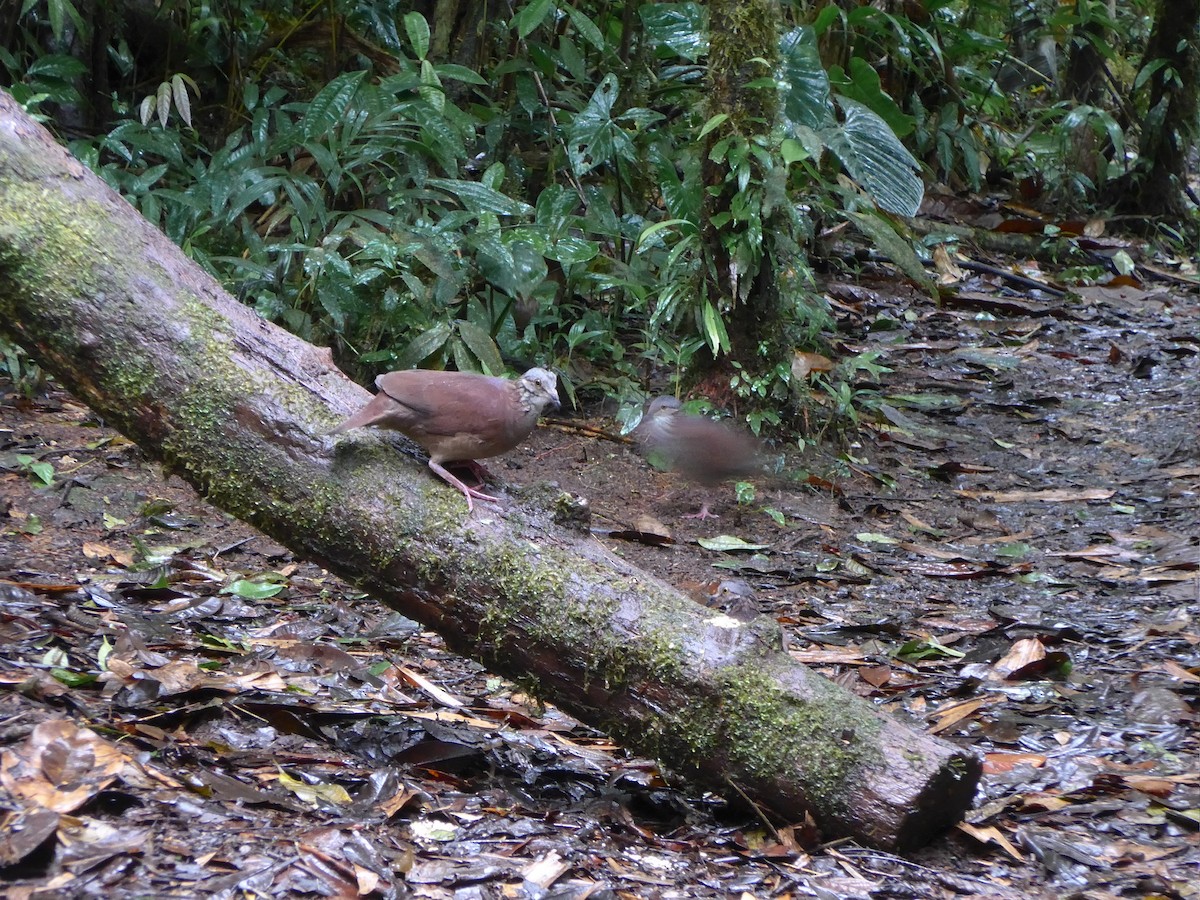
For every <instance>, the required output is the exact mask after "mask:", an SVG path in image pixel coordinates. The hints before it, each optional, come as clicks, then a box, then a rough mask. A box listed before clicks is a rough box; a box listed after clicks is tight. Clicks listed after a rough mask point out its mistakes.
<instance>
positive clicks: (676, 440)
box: [632, 397, 762, 519]
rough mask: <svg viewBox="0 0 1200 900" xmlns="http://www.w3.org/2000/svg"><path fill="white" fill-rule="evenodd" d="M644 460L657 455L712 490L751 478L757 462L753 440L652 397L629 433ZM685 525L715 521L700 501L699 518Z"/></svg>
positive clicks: (758, 465)
mask: <svg viewBox="0 0 1200 900" xmlns="http://www.w3.org/2000/svg"><path fill="white" fill-rule="evenodd" d="M632 437H633V439H634V440H635V441H637V442H638V444H639V445H641V448H642V452H643V453H644V454H646V455H650V454H655V453H657V454H659V455H661V456H662V457H663V458H664V459H665V460H666V462H667V464H668V465H669V466H670V467H671V468H673V469H675V470H676V471H678V472H679V473H680V474H681V475H683V476H684V477H685V478H689V479H691V480H692V481H695V482H698V483H700V484H702V485H704V486H706V487H712V486H714V485H716V484H719V483H720V482H722V481H727V480H729V479H731V478H737V477H739V476H743V475H750V474H752V473H754V472H756V471H758V470H759V469H760V468H761V466H762V462H761V459H760V457H759V452H760V449H761V448H760V446H759V443H758V441H757V440H755V439H754V438H753V437H751V436H750V435H749V434H747V433H746V432H745V431H742V430H741V429H738V428H734V427H732V426H729V425H722V424H721V423H719V422H714V421H713V420H712V419H706V418H705V417H703V416H690V415H686V414H685V413H683V412H682V411H681V405H680V403H679V401H678V400H676V399H675V398H674V397H655V398H654V400H652V401H651V402H650V406H649V408H647V410H646V414H645V415H644V416H643V417H642V421H641V422H640V423H639V424H638V426H637V428H635V429H634V430H633V432H632ZM683 518H685V519H710V518H711V519H715V518H717V516H716V515H715V514H714V513H711V512H709V510H708V501H707V500H705V501H704V503H703V505H702V506H701V508H700V511H699V512H698V513H691V514H689V515H686V516H684V517H683Z"/></svg>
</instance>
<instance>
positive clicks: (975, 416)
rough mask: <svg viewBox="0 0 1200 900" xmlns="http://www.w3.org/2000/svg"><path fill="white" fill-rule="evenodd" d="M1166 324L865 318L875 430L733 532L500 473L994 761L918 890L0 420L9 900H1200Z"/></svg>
mask: <svg viewBox="0 0 1200 900" xmlns="http://www.w3.org/2000/svg"><path fill="white" fill-rule="evenodd" d="M1160 284H1161V285H1164V286H1162V287H1161V288H1156V289H1148V288H1140V289H1139V288H1134V287H1126V288H1115V287H1113V288H1091V289H1087V290H1085V291H1084V292H1083V293H1082V295H1081V296H1074V297H1071V298H1070V299H1062V300H1057V299H1049V300H1047V299H1044V298H1043V299H1040V300H1035V299H1029V297H1028V296H1027V295H1025V294H1013V293H1009V292H1008V291H1006V290H1005V288H1004V286H1003V284H1001V283H1000V282H997V281H993V280H990V279H989V280H983V279H980V280H976V281H974V282H972V283H971V284H970V285H968V287H969V288H970V289H969V290H964V291H960V294H959V297H958V299H956V300H953V301H949V302H947V303H946V304H945V305H943V306H941V307H937V306H934V305H932V304H930V303H929V301H928V300H927V299H922V298H920V297H918V296H916V295H914V294H910V293H905V292H901V293H897V292H896V291H897V285H896V282H894V281H892V282H887V283H884V282H880V283H878V284H871V283H870V282H863V281H860V282H859V283H858V285H857V286H856V287H853V288H848V287H836V288H834V287H831V288H830V289H829V296H831V298H832V299H833V304H834V309H835V312H836V313H837V315H838V317H839V319H840V320H841V323H840V324H841V326H842V330H841V334H842V335H843V336H844V337H843V341H844V343H843V345H842V346H840V347H839V348H837V349H838V351H839V352H840V353H853V352H861V351H864V350H876V351H878V353H879V356H878V359H877V362H878V363H879V364H881V365H883V366H885V367H887V369H889V370H890V371H886V372H883V373H881V374H880V375H878V378H877V381H875V382H874V383H868V381H869V379H866V378H865V377H864V382H863V383H862V384H860V385H859V387H860V388H862V389H870V390H872V391H878V397H879V398H880V401H881V402H880V403H879V404H878V405H877V410H878V412H877V415H876V416H875V421H873V422H869V423H864V427H863V428H862V430H861V432H859V433H858V434H856V435H855V436H854V437H853V438H852V439H851V441H850V442H849V443H845V444H843V445H840V446H834V445H833V444H832V443H826V444H818V445H817V446H815V447H814V448H810V449H809V450H808V452H806V453H804V454H801V453H798V452H795V451H794V449H793V451H791V452H789V451H786V450H785V449H784V448H776V452H777V453H778V457H777V462H778V465H777V466H776V469H777V471H776V474H775V475H774V476H772V477H770V478H764V479H760V480H757V481H756V484H755V496H754V499H753V500H747V499H745V498H744V500H743V502H742V503H740V504H739V503H737V502H736V501H735V499H734V491H733V489H732V488H731V487H728V486H725V487H722V488H719V489H718V490H717V491H715V492H714V493H713V495H712V499H713V500H714V503H713V507H714V510H715V511H716V512H718V513H719V514H720V518H717V519H708V520H703V521H698V520H693V519H686V520H685V519H681V518H680V515H681V514H683V513H685V512H689V511H691V510H694V509H695V508H696V507H698V506H699V505H700V502H701V500H702V499H704V497H703V495H702V494H701V492H699V491H698V489H696V488H695V487H692V486H688V485H686V484H683V483H681V482H680V481H679V480H678V479H677V478H676V477H675V476H674V475H672V474H670V473H663V472H658V471H656V470H653V469H651V468H650V467H648V466H647V464H646V463H645V462H643V461H642V460H640V459H639V458H638V457H636V456H635V455H634V454H633V453H631V452H630V450H629V449H628V447H627V446H625V445H623V444H620V443H618V442H615V441H607V440H598V439H596V438H595V437H592V436H587V435H585V434H583V433H581V432H580V431H578V430H577V429H575V428H574V427H573V426H574V425H577V424H579V420H573V421H570V422H560V421H558V420H552V421H550V422H549V423H545V424H543V427H542V428H540V429H539V431H538V432H537V434H536V435H535V437H534V439H532V440H531V441H530V442H528V443H527V444H526V445H524V446H522V447H521V448H519V449H518V450H516V451H514V452H513V453H511V454H509V455H508V456H506V457H504V458H503V459H501V460H496V461H493V463H492V466H491V468H492V471H493V472H495V473H496V475H497V476H498V477H499V478H500V479H502V480H503V481H507V482H511V483H513V484H526V483H531V482H535V481H538V480H543V479H547V480H553V481H556V482H558V484H559V485H561V486H562V487H563V488H565V489H567V490H570V491H573V492H575V493H578V494H581V495H583V496H584V497H586V498H587V499H588V500H589V501H590V505H591V509H592V516H593V519H592V524H593V527H594V534H595V538H594V539H596V540H600V541H603V542H604V543H605V544H606V546H607V547H609V548H610V549H611V550H612V551H613V552H615V553H618V554H620V555H622V556H624V557H626V558H627V559H629V560H631V561H633V562H635V563H636V564H638V565H640V566H642V567H644V568H646V569H648V570H650V571H652V572H654V573H655V574H657V575H659V576H661V577H662V578H664V579H666V580H668V581H671V582H673V583H675V584H677V585H679V586H680V587H681V588H683V589H684V590H685V591H687V592H689V593H690V594H691V595H692V596H693V597H694V598H695V599H696V600H697V602H703V603H708V604H710V605H719V606H722V607H723V608H726V609H728V610H730V611H731V612H733V613H735V614H739V615H741V614H750V613H752V612H759V613H763V614H766V615H769V616H772V617H774V618H776V619H777V620H778V621H780V622H781V623H783V624H784V625H785V628H786V630H787V631H788V633H789V639H790V650H791V652H792V653H793V655H794V656H795V657H796V658H797V659H799V660H801V661H803V662H805V663H808V664H810V665H812V666H814V667H816V668H817V669H818V670H819V671H821V672H822V673H824V674H825V675H827V676H828V677H830V678H832V679H834V680H836V681H837V682H839V683H840V684H842V685H844V686H846V687H848V688H849V689H851V690H854V691H856V692H858V693H860V694H862V695H863V696H865V697H868V698H870V699H871V700H873V701H874V702H877V703H878V704H880V705H881V706H882V707H883V708H885V709H887V710H889V711H890V712H891V713H893V714H894V715H896V716H898V717H900V718H901V719H903V720H905V721H907V722H908V723H910V724H912V725H914V726H915V727H919V728H925V729H929V730H931V731H933V732H936V733H937V734H939V735H941V736H942V737H943V738H946V739H947V740H950V741H954V742H957V743H960V744H965V745H969V746H971V747H973V748H975V749H976V750H977V751H978V752H979V753H980V754H982V755H984V756H985V758H986V774H985V776H984V778H983V781H982V784H981V787H980V791H979V795H978V797H977V803H976V807H975V808H974V809H973V810H972V811H971V812H970V814H969V815H968V817H967V820H966V822H964V823H963V824H962V825H960V826H958V827H956V828H954V829H952V830H951V831H949V832H948V833H946V834H945V835H944V836H942V837H941V838H939V839H938V840H936V841H935V842H934V843H933V844H932V845H931V846H929V847H927V848H925V849H922V850H920V851H917V852H914V853H912V854H909V855H907V856H903V857H902V856H896V855H892V854H888V853H884V852H880V851H877V850H873V849H870V848H866V847H861V846H858V845H856V844H854V843H849V842H836V841H835V842H832V843H822V842H821V841H820V839H819V837H814V835H813V834H812V832H811V830H810V829H807V828H805V827H804V824H803V823H799V822H796V823H780V822H774V823H770V824H767V823H764V822H763V821H760V820H759V819H758V818H757V817H756V816H755V815H753V813H752V812H748V811H747V810H745V809H744V808H742V807H736V806H729V805H727V804H726V803H725V802H724V801H723V800H722V799H721V798H718V797H716V796H713V795H710V794H702V793H696V792H693V791H691V790H690V789H689V788H688V786H687V785H686V784H681V783H679V782H677V781H676V780H675V779H673V778H672V777H671V774H670V773H669V772H668V773H664V772H660V771H659V769H658V768H657V767H656V766H655V764H654V763H653V762H652V761H649V760H645V759H639V758H636V757H634V756H632V755H630V754H628V753H626V752H625V751H624V750H623V749H622V748H621V747H619V746H616V745H615V744H613V743H612V742H611V741H609V740H608V739H607V738H606V737H605V736H604V735H603V734H599V733H597V732H595V731H594V730H591V729H589V728H587V727H585V726H583V725H581V724H580V723H578V722H575V721H574V720H572V719H570V718H569V717H567V716H565V715H563V714H562V713H561V712H559V711H557V710H555V709H553V708H551V707H543V706H540V705H539V704H538V703H537V702H536V700H534V699H531V698H530V697H528V696H526V695H525V694H524V693H522V691H521V690H519V689H518V688H517V687H516V686H514V685H513V684H511V683H508V682H506V681H504V680H502V679H499V678H497V677H495V676H492V675H490V674H489V673H488V672H487V671H485V670H483V669H482V668H481V667H480V666H478V665H476V664H474V663H472V662H470V661H466V660H463V659H461V658H459V657H456V656H454V655H453V654H450V653H449V652H447V651H446V650H445V649H444V647H443V645H442V643H441V641H440V639H439V638H438V637H437V636H436V635H434V634H432V633H430V632H428V631H426V630H424V629H423V628H422V627H421V626H420V625H418V624H417V623H414V622H411V621H408V620H406V619H404V618H402V617H400V616H398V615H397V614H395V613H392V612H390V611H389V610H387V609H385V608H383V607H381V606H380V605H378V604H376V603H375V602H373V601H372V600H371V599H370V598H369V597H365V596H363V595H362V594H361V593H359V592H357V591H355V590H353V589H352V588H351V587H349V586H347V585H346V584H344V583H343V582H340V581H338V580H337V579H335V578H333V577H332V576H330V575H329V574H328V573H326V572H324V571H323V570H321V569H320V568H318V567H316V566H314V565H312V564H309V563H306V562H305V561H304V560H300V559H294V558H293V557H292V555H291V554H290V553H289V552H288V551H286V550H285V549H284V548H282V547H280V546H278V545H276V544H274V543H273V542H272V541H271V540H269V539H267V538H265V537H263V536H262V535H260V534H258V533H257V532H255V531H254V530H252V529H250V528H249V527H247V526H245V525H243V524H241V523H239V522H237V521H235V520H232V519H230V518H229V517H227V516H226V515H224V514H222V513H221V512H219V511H217V510H216V509H214V508H212V507H211V506H209V505H207V504H206V503H205V502H204V501H203V500H202V499H201V498H199V497H197V496H196V494H195V493H194V492H193V491H192V490H191V489H190V488H189V487H188V486H187V485H186V484H184V483H183V482H181V481H180V480H179V479H178V478H176V477H164V476H163V473H162V471H161V470H160V468H159V466H157V465H156V464H154V463H153V462H150V461H148V460H147V459H146V458H145V457H143V455H142V454H141V452H140V451H139V450H138V449H137V448H136V447H135V446H133V445H132V444H130V443H129V442H128V441H126V440H125V439H124V438H122V437H120V436H119V435H117V434H115V433H114V432H112V431H111V430H108V429H106V428H105V427H103V424H102V423H100V422H98V421H97V420H96V418H95V416H94V415H93V414H92V413H91V412H90V411H89V410H88V409H87V408H86V407H84V406H82V405H81V404H79V403H78V402H76V401H75V400H74V399H72V398H71V397H70V396H68V395H66V394H65V393H63V392H61V391H59V390H57V389H55V388H54V386H53V384H51V386H50V388H49V390H48V391H47V392H44V393H42V394H41V395H39V396H36V397H35V398H33V399H32V400H26V399H22V398H20V397H19V396H18V395H17V393H16V392H14V391H13V390H12V386H11V385H10V384H8V383H2V384H0V688H2V690H0V748H2V753H0V893H3V892H5V891H7V894H6V896H8V897H14V898H17V897H19V898H24V897H40V898H46V897H91V896H103V897H106V898H126V897H196V896H229V897H234V896H253V897H276V896H279V897H295V896H306V895H312V896H324V897H358V896H362V897H373V896H376V897H395V896H415V897H432V898H467V900H469V898H492V897H529V898H550V897H555V898H558V897H561V898H583V897H664V898H666V897H680V898H703V897H728V896H735V897H736V896H741V897H746V898H768V897H771V898H777V897H818V898H822V900H830V898H844V900H850V898H882V897H888V898H898V897H911V898H922V900H933V898H950V897H957V898H1001V900H1007V898H1013V900H1016V898H1042V897H1046V898H1050V897H1078V898H1088V900H1103V898H1115V897H1163V898H1200V764H1198V762H1197V760H1198V758H1200V755H1198V752H1197V751H1198V750H1200V741H1198V738H1197V729H1196V722H1197V699H1198V697H1200V622H1198V621H1197V615H1198V612H1200V573H1198V564H1200V501H1198V493H1197V492H1198V491H1200V301H1198V298H1197V292H1196V291H1195V290H1191V291H1188V290H1184V289H1182V288H1180V287H1179V286H1178V285H1177V284H1174V283H1170V282H1162V283H1160ZM900 290H902V291H903V289H902V288H901V289H900ZM846 336H848V337H846ZM587 422H588V424H590V425H592V426H597V427H600V428H605V429H608V430H609V431H611V432H614V433H615V429H616V426H615V425H614V424H613V423H612V421H611V420H607V421H606V420H604V419H603V418H602V417H601V416H599V415H596V416H593V417H592V418H590V419H588V420H587ZM400 464H407V463H406V462H402V463H400ZM479 506H480V509H478V510H477V512H476V515H495V514H498V508H497V507H494V506H490V505H489V504H480V505H479ZM502 509H503V504H501V506H500V507H499V510H502ZM645 516H650V517H653V518H654V519H656V520H657V521H658V522H659V523H662V524H664V525H665V526H666V527H668V528H669V529H670V531H671V532H672V537H673V541H672V542H671V543H667V544H662V545H659V544H654V543H644V542H641V541H639V540H636V539H632V540H631V539H630V538H637V537H638V535H639V534H640V533H642V532H644V531H645V528H646V526H645V525H644V524H643V525H642V526H637V523H638V521H639V520H640V519H642V518H643V517H645ZM639 527H640V529H641V531H639ZM721 536H728V537H731V538H736V539H739V540H740V541H744V542H746V543H747V544H750V545H759V549H755V550H740V551H736V550H726V549H705V548H704V547H702V546H701V545H700V544H698V543H697V541H698V540H699V539H712V538H718V537H721ZM706 543H708V544H709V547H717V548H721V547H724V546H728V545H730V544H733V543H736V542H735V541H717V542H715V543H714V542H712V541H706Z"/></svg>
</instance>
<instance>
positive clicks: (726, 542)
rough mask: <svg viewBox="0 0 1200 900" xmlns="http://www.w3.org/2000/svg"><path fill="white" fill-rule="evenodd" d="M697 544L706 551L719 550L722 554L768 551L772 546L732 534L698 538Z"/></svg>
mask: <svg viewBox="0 0 1200 900" xmlns="http://www.w3.org/2000/svg"><path fill="white" fill-rule="evenodd" d="M696 543H697V544H699V545H700V546H701V547H703V548H704V549H705V550H717V551H720V552H721V553H731V552H733V551H754V550H768V549H770V546H771V545H770V544H753V543H751V542H750V541H747V540H745V539H743V538H740V537H735V536H734V535H731V534H718V535H717V536H716V537H710V538H697V539H696Z"/></svg>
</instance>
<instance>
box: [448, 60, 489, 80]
mask: <svg viewBox="0 0 1200 900" xmlns="http://www.w3.org/2000/svg"><path fill="white" fill-rule="evenodd" d="M437 73H438V75H439V76H441V77H442V78H449V79H450V80H452V81H462V82H465V83H467V84H487V83H488V81H487V79H486V78H484V77H483V76H482V75H480V74H479V73H478V72H476V71H475V70H474V69H468V68H467V67H466V66H456V65H455V64H454V63H441V64H439V65H438V66H437Z"/></svg>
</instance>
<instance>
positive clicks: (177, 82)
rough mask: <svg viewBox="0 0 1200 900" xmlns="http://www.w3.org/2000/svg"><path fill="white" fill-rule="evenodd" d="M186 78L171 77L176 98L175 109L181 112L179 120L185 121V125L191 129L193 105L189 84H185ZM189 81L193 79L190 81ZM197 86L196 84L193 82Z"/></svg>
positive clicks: (173, 94)
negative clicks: (189, 96)
mask: <svg viewBox="0 0 1200 900" xmlns="http://www.w3.org/2000/svg"><path fill="white" fill-rule="evenodd" d="M184 78H185V76H183V75H173V76H171V94H172V96H173V97H174V98H175V108H176V109H177V110H179V118H181V119H183V121H184V123H186V124H187V126H188V127H189V128H190V127H191V125H192V103H191V101H190V100H189V99H188V92H187V84H186V83H185V82H184ZM188 80H189V81H190V80H191V79H188ZM192 83H193V84H195V82H192Z"/></svg>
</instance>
